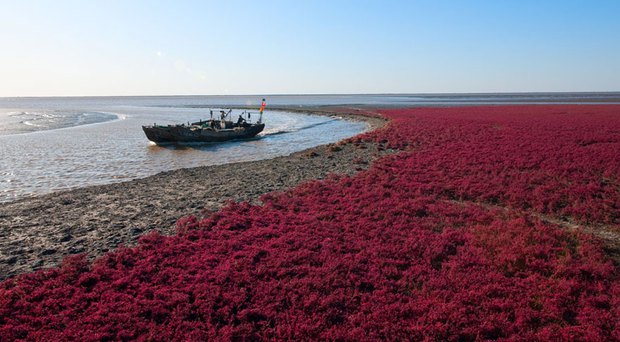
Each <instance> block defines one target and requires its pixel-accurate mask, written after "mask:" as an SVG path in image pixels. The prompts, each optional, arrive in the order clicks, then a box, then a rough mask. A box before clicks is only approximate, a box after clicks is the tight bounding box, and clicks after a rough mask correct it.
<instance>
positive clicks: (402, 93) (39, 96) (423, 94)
mask: <svg viewBox="0 0 620 342" xmlns="http://www.w3.org/2000/svg"><path fill="white" fill-rule="evenodd" d="M521 94H620V90H606V91H505V92H503V91H500V92H437V93H434V92H422V93H404V92H386V93H274V94H171V95H26V96H0V99H15V98H17V99H27V98H102V97H187V96H258V97H266V96H351V95H353V96H373V95H374V96H386V95H396V96H403V95H421V96H431V95H435V96H437V95H521Z"/></svg>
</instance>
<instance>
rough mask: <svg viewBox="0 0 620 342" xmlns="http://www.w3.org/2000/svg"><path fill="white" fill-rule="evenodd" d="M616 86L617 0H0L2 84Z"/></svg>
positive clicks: (34, 89) (619, 56) (356, 88)
mask: <svg viewBox="0 0 620 342" xmlns="http://www.w3.org/2000/svg"><path fill="white" fill-rule="evenodd" d="M523 91H620V1H617V0H615V1H586V0H583V1H570V0H564V1H543V0H538V1H534V0H525V1H517V0H514V1H502V0H488V1H465V0H461V1H439V0H436V1H389V0H383V1H345V0H343V1H338V0H331V1H323V0H315V1H310V0H307V1H303V0H300V1H292V0H291V1H269V0H266V1H231V0H227V1H172V0H171V1H138V0H135V1H131V0H124V1H120V0H107V1H104V0H101V1H94V0H93V1H88V0H81V1H77V0H76V1H69V0H54V1H28V0H25V1H17V0H0V96H59V95H60V96H62V95H76V96H80V95H173V94H204V95H210V94H292V93H420V92H423V93H429V92H523Z"/></svg>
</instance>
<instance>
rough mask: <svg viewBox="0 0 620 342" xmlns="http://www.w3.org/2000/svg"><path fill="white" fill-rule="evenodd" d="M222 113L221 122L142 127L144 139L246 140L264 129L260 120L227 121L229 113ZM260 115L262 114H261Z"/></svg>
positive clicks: (177, 141)
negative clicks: (251, 121) (253, 121)
mask: <svg viewBox="0 0 620 342" xmlns="http://www.w3.org/2000/svg"><path fill="white" fill-rule="evenodd" d="M221 113H222V120H214V119H210V120H204V121H203V120H201V121H198V122H193V123H191V124H187V125H186V124H178V125H157V124H153V125H150V126H142V130H143V131H144V134H146V137H147V138H148V139H149V140H150V141H153V142H155V143H158V144H166V143H203V142H222V141H228V140H236V139H248V138H252V137H254V136H256V135H257V134H258V133H260V132H261V131H262V130H263V129H264V128H265V124H264V123H262V122H261V119H262V117H261V119H259V120H258V122H257V123H248V122H247V121H246V120H245V119H244V118H242V116H241V115H240V116H239V119H238V120H237V122H233V121H227V120H226V117H227V116H229V115H230V113H231V111H229V112H228V113H225V112H224V111H222V112H221ZM261 114H262V113H261Z"/></svg>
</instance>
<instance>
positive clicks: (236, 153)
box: [0, 99, 367, 202]
mask: <svg viewBox="0 0 620 342" xmlns="http://www.w3.org/2000/svg"><path fill="white" fill-rule="evenodd" d="M259 100H260V99H259ZM57 101H61V100H60V99H59V100H57ZM41 102H43V103H41ZM50 102H51V103H50ZM101 102H105V100H102V99H96V100H95V101H92V102H90V103H89V102H88V101H84V100H82V99H79V100H78V101H71V100H68V101H67V100H65V103H64V104H62V103H54V101H53V100H51V99H44V100H43V101H35V100H31V101H22V103H21V104H20V105H21V106H15V104H16V103H12V105H13V106H6V104H5V108H2V101H0V202H6V201H12V200H16V199H19V198H22V197H28V196H33V195H39V194H44V193H49V192H53V191H57V190H63V189H71V188H77V187H83V186H89V185H97V184H107V183H112V182H120V181H125V180H130V179H135V178H141V177H146V176H149V175H153V174H156V173H159V172H162V171H168V170H174V169H180V168H187V167H197V166H204V165H217V164H225V163H232V162H241V161H252V160H260V159H266V158H273V157H276V156H282V155H288V154H291V153H293V152H296V151H300V150H304V149H307V148H310V147H313V146H317V145H321V144H326V143H330V142H336V141H339V140H342V139H345V138H347V137H351V136H354V135H356V134H358V133H360V132H362V131H364V130H365V129H366V128H367V125H366V124H364V123H360V122H351V121H345V120H341V119H337V118H331V117H325V116H316V115H304V114H298V113H289V112H282V111H270V110H266V111H265V114H264V116H263V121H265V122H266V127H265V130H264V131H263V132H262V133H260V134H259V136H257V137H256V138H254V139H251V140H244V141H231V142H226V143H219V144H192V145H170V146H158V145H156V144H154V143H152V142H149V141H148V140H147V139H146V136H145V135H144V133H143V131H142V128H141V126H142V125H147V124H153V123H157V124H174V123H182V122H187V121H196V120H198V119H204V118H208V117H209V114H208V113H209V110H208V109H207V108H188V107H182V106H183V103H180V104H179V103H170V104H166V102H165V101H163V102H164V104H163V105H162V104H159V103H158V104H157V105H150V104H148V103H138V104H136V103H131V104H122V99H121V100H120V101H119V100H118V99H115V101H111V100H110V101H109V102H110V103H101ZM119 102H120V103H119ZM235 112H236V113H239V112H240V111H234V113H235ZM233 117H236V115H234V116H233ZM253 119H254V120H256V119H257V115H254V116H253Z"/></svg>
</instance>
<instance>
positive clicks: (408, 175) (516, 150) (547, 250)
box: [0, 106, 620, 340]
mask: <svg viewBox="0 0 620 342" xmlns="http://www.w3.org/2000/svg"><path fill="white" fill-rule="evenodd" d="M619 112H620V110H619V107H616V106H532V107H531V106H521V107H488V108H458V109H457V108H451V109H416V110H391V111H386V112H385V115H386V116H387V117H389V118H391V119H392V123H391V126H390V127H389V128H387V129H384V130H380V131H378V132H372V133H369V134H366V135H364V136H361V137H359V138H356V140H374V141H377V142H379V143H381V144H383V145H384V146H385V148H394V149H402V150H403V152H401V153H400V154H397V155H393V156H390V157H386V158H384V159H382V160H380V161H378V162H376V163H375V164H374V165H373V166H372V167H371V169H370V170H368V171H365V172H361V173H359V174H358V175H356V176H354V177H332V178H331V179H329V180H326V181H321V182H319V181H315V182H310V183H306V184H303V185H301V186H299V187H297V188H295V189H293V190H291V191H289V192H286V193H274V194H269V195H266V196H264V197H263V201H264V203H265V204H264V206H262V207H259V206H251V205H249V204H247V203H230V205H229V206H227V207H226V208H225V209H223V210H222V211H220V212H218V213H215V214H213V215H211V216H210V217H208V218H206V219H203V220H198V219H196V218H192V217H189V218H182V219H180V220H179V221H178V226H177V230H178V235H177V236H174V237H163V236H160V235H157V234H149V235H146V236H144V237H143V238H142V239H141V241H140V243H139V245H138V246H137V247H134V248H126V249H121V250H118V251H116V252H113V253H110V254H108V255H106V256H104V257H103V258H100V259H98V260H97V261H95V262H94V263H92V264H90V263H88V262H86V261H85V259H84V258H70V259H67V260H65V263H64V265H63V266H62V267H61V268H58V269H52V270H48V271H41V272H37V273H33V274H27V275H23V276H20V277H16V278H13V279H9V280H7V281H5V282H3V283H2V284H1V285H0V336H1V338H0V339H3V340H15V339H27V340H67V339H79V340H134V339H139V340H171V339H176V340H205V339H226V340H229V339H330V340H332V339H342V340H376V339H389V340H411V339H414V340H420V339H432V340H478V339H516V340H551V339H553V340H557V339H564V340H618V339H620V334H619V333H618V331H620V321H619V317H620V285H619V284H620V283H619V282H618V275H617V269H616V267H615V266H614V265H613V264H612V263H611V262H609V261H608V260H607V258H606V257H605V255H604V254H603V253H602V248H601V245H600V243H599V242H598V241H596V240H594V239H593V238H591V237H589V236H588V235H584V234H581V233H579V232H567V231H565V230H562V229H561V228H559V227H558V226H555V225H553V224H550V223H547V222H544V221H541V220H540V219H539V218H537V217H536V216H535V215H531V214H536V213H543V214H546V215H550V216H554V217H558V218H562V217H565V218H568V219H571V220H576V221H579V222H583V223H588V224H590V223H592V224H606V225H617V224H618V217H617V216H615V215H617V212H613V211H611V210H612V209H614V208H617V205H618V191H619V188H618V186H617V185H618V175H619V170H620V169H618V161H617V160H615V159H607V158H609V157H611V156H613V155H614V151H618V149H615V148H617V147H618V143H619V142H618V140H617V138H618V136H617V134H616V133H615V132H620V130H618V129H619V128H620V116H619V115H618V114H617V113H619ZM614 139H616V140H614ZM593 141H596V142H594V143H593ZM582 145H583V146H582ZM579 148H585V149H587V150H586V151H581V150H579ZM575 149H577V151H576V152H575V151H573V150H575ZM592 149H594V150H592ZM610 149H615V150H610ZM532 158H533V159H532ZM616 159H617V158H616ZM488 204H493V206H489V205H488Z"/></svg>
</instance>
